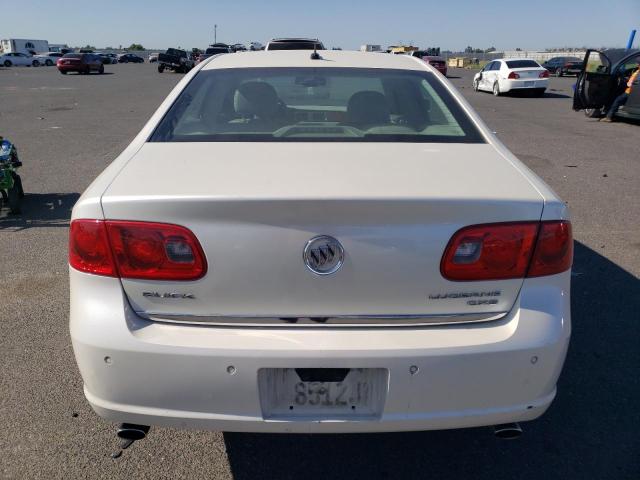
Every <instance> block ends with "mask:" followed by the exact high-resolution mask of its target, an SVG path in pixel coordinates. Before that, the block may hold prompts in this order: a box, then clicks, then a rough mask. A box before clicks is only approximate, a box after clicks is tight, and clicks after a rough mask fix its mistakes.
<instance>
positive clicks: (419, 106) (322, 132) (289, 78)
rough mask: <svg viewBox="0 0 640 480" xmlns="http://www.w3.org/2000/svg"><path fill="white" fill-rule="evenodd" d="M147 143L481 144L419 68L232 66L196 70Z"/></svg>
mask: <svg viewBox="0 0 640 480" xmlns="http://www.w3.org/2000/svg"><path fill="white" fill-rule="evenodd" d="M149 141H152V142H216V141H220V142H246V141H259V142H286V141H313V142H327V141H334V142H335V141H339V142H347V141H360V142H375V141H383V142H455V143H478V142H484V140H483V138H482V136H481V134H480V133H479V132H478V130H477V129H476V127H475V126H474V125H473V123H472V122H471V120H470V119H469V117H468V116H467V115H466V114H465V113H464V111H463V110H462V108H461V107H460V106H459V104H458V103H457V101H456V100H455V99H454V98H453V97H452V96H451V94H450V93H449V92H448V91H447V90H446V88H445V87H444V86H443V85H442V84H441V83H440V82H439V81H438V80H437V79H436V78H435V76H434V74H432V73H430V72H424V71H417V70H416V71H411V70H393V69H365V68H335V67H334V68H331V67H329V68H327V67H323V68H234V69H214V70H204V71H200V72H198V74H197V75H196V76H195V77H194V78H193V80H192V81H191V82H190V83H189V85H188V86H187V87H186V88H185V89H184V90H183V91H182V93H181V94H180V96H179V97H178V99H177V100H176V101H175V103H174V104H173V105H172V107H171V108H170V109H169V111H168V112H167V114H166V115H165V117H164V118H163V119H162V121H161V122H160V124H159V125H158V127H157V128H156V130H155V131H154V133H153V134H152V136H151V138H150V140H149Z"/></svg>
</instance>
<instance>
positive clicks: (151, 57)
mask: <svg viewBox="0 0 640 480" xmlns="http://www.w3.org/2000/svg"><path fill="white" fill-rule="evenodd" d="M158 55H160V54H159V53H158V52H153V53H150V54H149V56H148V57H147V60H148V61H149V63H155V62H157V61H158Z"/></svg>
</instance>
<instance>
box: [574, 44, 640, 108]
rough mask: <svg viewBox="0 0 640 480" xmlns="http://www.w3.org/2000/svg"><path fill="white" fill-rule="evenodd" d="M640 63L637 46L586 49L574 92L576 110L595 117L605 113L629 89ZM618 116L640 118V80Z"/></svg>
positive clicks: (639, 51)
mask: <svg viewBox="0 0 640 480" xmlns="http://www.w3.org/2000/svg"><path fill="white" fill-rule="evenodd" d="M638 64H640V50H638V49H631V50H625V49H622V48H615V49H611V50H604V51H602V52H600V51H598V50H587V53H586V54H585V57H584V60H583V63H582V65H583V66H582V69H581V71H580V74H579V75H578V81H577V82H576V88H575V91H574V94H573V109H574V110H584V112H585V115H587V116H588V117H592V118H596V117H601V116H603V115H604V114H605V113H606V112H607V110H608V109H609V107H610V106H611V104H612V103H613V101H614V100H615V98H616V97H617V96H618V95H620V94H621V93H622V92H624V90H625V89H626V88H627V82H628V81H629V78H630V77H631V74H632V73H633V72H634V70H635V69H636V68H638ZM616 115H617V116H619V117H626V118H633V119H636V120H640V82H637V81H636V83H635V84H634V85H633V86H632V88H631V94H630V95H629V99H628V100H627V103H626V104H625V105H624V106H622V107H620V108H619V109H618V112H617V113H616Z"/></svg>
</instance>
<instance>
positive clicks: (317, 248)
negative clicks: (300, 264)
mask: <svg viewBox="0 0 640 480" xmlns="http://www.w3.org/2000/svg"><path fill="white" fill-rule="evenodd" d="M302 256H303V258H304V264H305V265H306V266H307V268H308V269H309V270H311V271H312V272H313V273H315V274H317V275H329V274H331V273H334V272H337V271H338V269H339V268H340V267H341V266H342V262H343V261H344V249H343V248H342V245H340V242H338V240H336V239H335V238H333V237H329V236H327V235H322V236H320V237H314V238H312V239H311V240H309V241H308V242H307V245H306V246H305V247H304V252H303V254H302Z"/></svg>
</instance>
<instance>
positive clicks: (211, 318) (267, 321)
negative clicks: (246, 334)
mask: <svg viewBox="0 0 640 480" xmlns="http://www.w3.org/2000/svg"><path fill="white" fill-rule="evenodd" d="M136 313H137V315H138V316H140V317H142V318H144V319H146V320H151V321H153V322H165V323H180V324H190V325H214V326H225V327H228V326H236V327H237V326H243V327H316V328H317V327H325V328H329V327H331V328H333V327H368V326H372V327H401V326H413V327H415V326H435V325H452V324H462V323H477V322H490V321H494V320H499V319H501V318H503V317H504V316H505V315H507V313H508V312H498V313H496V312H490V313H471V314H459V315H338V316H333V317H304V316H300V317H291V316H287V317H261V316H251V315H233V316H229V315H180V314H165V313H153V312H136Z"/></svg>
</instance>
